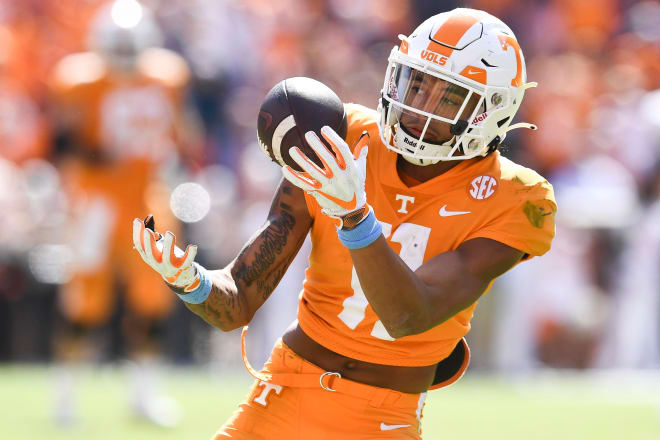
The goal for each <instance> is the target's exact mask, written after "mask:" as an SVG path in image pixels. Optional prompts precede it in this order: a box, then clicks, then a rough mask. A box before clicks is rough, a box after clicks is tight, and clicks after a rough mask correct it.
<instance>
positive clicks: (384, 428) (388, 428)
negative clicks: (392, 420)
mask: <svg viewBox="0 0 660 440" xmlns="http://www.w3.org/2000/svg"><path fill="white" fill-rule="evenodd" d="M409 426H410V425H386V424H385V423H383V422H380V430H381V431H392V430H393V429H399V428H407V427H409Z"/></svg>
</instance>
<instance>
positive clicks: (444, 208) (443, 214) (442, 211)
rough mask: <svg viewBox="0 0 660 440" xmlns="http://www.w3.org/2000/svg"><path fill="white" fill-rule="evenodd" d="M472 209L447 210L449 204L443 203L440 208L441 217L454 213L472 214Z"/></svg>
mask: <svg viewBox="0 0 660 440" xmlns="http://www.w3.org/2000/svg"><path fill="white" fill-rule="evenodd" d="M471 212H472V211H447V205H442V208H440V213H439V214H440V217H451V216H453V215H463V214H470V213H471Z"/></svg>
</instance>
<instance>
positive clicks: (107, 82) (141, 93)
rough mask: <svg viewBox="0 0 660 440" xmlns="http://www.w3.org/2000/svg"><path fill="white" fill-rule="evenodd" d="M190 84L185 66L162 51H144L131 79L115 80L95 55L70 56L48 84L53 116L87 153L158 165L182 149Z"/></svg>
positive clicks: (174, 56) (119, 76)
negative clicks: (181, 132) (181, 134)
mask: <svg viewBox="0 0 660 440" xmlns="http://www.w3.org/2000/svg"><path fill="white" fill-rule="evenodd" d="M188 78H189V70H188V66H187V64H186V62H185V61H184V60H183V59H182V58H181V57H180V56H179V55H177V54H176V53H174V52H171V51H168V50H166V49H148V50H145V51H144V52H143V53H142V54H141V55H140V57H139V58H138V61H137V72H135V73H134V74H130V75H121V74H113V73H112V72H111V71H110V70H109V69H108V66H107V65H106V62H105V61H104V59H103V58H102V57H101V56H99V55H97V54H95V53H93V52H84V53H78V54H73V55H69V56H67V57H65V58H63V59H62V60H61V61H60V62H59V63H58V64H57V66H56V67H55V71H54V75H53V78H52V81H51V86H52V90H53V98H54V100H55V104H54V106H55V108H56V109H57V115H56V116H57V117H58V118H60V119H61V120H62V121H63V123H64V124H65V125H66V126H68V127H70V128H73V129H74V130H75V134H76V136H77V138H78V140H79V141H80V143H81V146H82V147H83V148H85V149H88V150H98V151H100V152H102V153H103V155H104V156H106V157H107V158H110V159H112V160H113V161H115V162H126V161H133V160H141V161H148V162H153V163H158V162H159V161H161V160H162V159H164V158H166V157H168V156H170V155H171V154H172V153H175V152H176V150H177V148H178V147H177V145H178V144H180V142H179V139H178V136H179V133H178V131H177V130H178V129H179V128H181V127H180V125H181V119H182V118H181V113H182V107H183V91H184V87H185V86H186V85H187V82H188Z"/></svg>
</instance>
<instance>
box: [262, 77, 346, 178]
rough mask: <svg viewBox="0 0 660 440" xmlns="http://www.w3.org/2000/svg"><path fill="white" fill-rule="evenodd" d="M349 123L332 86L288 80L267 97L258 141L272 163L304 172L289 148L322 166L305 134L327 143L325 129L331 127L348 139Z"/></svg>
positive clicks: (296, 79) (304, 80)
mask: <svg viewBox="0 0 660 440" xmlns="http://www.w3.org/2000/svg"><path fill="white" fill-rule="evenodd" d="M346 124H347V123H346V113H345V112H344V105H343V103H342V102H341V100H340V99H339V97H338V96H337V94H336V93H335V92H333V91H332V90H331V89H330V88H329V87H328V86H326V85H325V84H323V83H322V82H319V81H316V80H314V79H311V78H305V77H295V78H287V79H285V80H283V81H280V82H279V83H277V84H276V85H275V87H273V88H272V89H271V90H270V91H269V92H268V94H267V95H266V97H265V98H264V101H263V103H262V104H261V108H260V109H259V117H258V119H257V138H258V141H259V146H260V147H261V149H262V150H263V151H264V152H265V153H266V155H267V156H268V157H270V159H271V160H273V161H274V162H276V163H278V164H279V165H280V166H283V165H284V164H287V165H289V166H291V167H292V168H293V169H295V170H297V171H301V168H300V167H299V166H298V164H297V163H295V162H294V161H293V159H291V157H290V156H289V149H290V148H291V147H294V146H296V147H298V148H300V150H301V151H302V152H303V153H304V154H305V155H306V156H307V157H309V158H310V159H311V160H313V161H314V162H315V163H316V164H317V165H319V166H320V165H321V161H320V160H319V158H318V157H317V156H316V153H314V150H312V148H311V147H310V146H309V145H308V144H307V142H306V141H305V133H307V132H308V131H310V130H311V131H314V132H315V133H316V134H317V135H318V137H319V138H321V140H323V142H324V143H325V140H324V139H323V137H322V136H321V127H323V126H325V125H327V126H329V127H331V128H332V129H333V130H335V131H336V132H337V134H339V136H341V137H342V138H346V129H347V125H346ZM326 146H327V145H326ZM328 147H329V146H328ZM330 151H332V150H330Z"/></svg>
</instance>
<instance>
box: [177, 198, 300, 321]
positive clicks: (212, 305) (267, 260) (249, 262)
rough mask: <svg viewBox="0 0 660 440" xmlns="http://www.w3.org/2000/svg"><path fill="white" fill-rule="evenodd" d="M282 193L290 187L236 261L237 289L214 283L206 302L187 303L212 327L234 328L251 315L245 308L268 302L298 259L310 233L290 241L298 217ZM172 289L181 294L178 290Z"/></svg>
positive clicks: (274, 204) (273, 205) (235, 277)
mask: <svg viewBox="0 0 660 440" xmlns="http://www.w3.org/2000/svg"><path fill="white" fill-rule="evenodd" d="M283 194H284V195H289V194H291V188H289V187H287V186H282V187H281V188H280V191H279V192H278V193H277V195H276V197H275V199H274V200H273V204H272V206H271V215H270V220H269V221H268V222H266V223H265V224H264V226H263V227H262V229H261V231H260V232H259V233H257V234H256V235H255V236H254V238H253V239H252V240H251V241H250V242H249V243H247V244H246V245H245V247H244V248H243V249H242V250H241V252H240V254H239V255H238V257H237V258H236V260H235V263H234V266H233V268H232V270H231V272H232V278H233V280H234V282H235V284H236V288H237V290H236V291H227V289H225V288H223V286H222V285H218V284H217V283H213V287H212V288H211V293H210V295H209V297H208V298H207V300H206V301H205V302H204V303H202V304H199V305H193V304H186V306H187V307H188V308H189V309H190V310H192V311H193V312H194V313H196V314H198V315H200V316H201V317H202V318H204V319H205V320H206V321H207V322H208V323H210V324H211V325H214V326H216V327H219V328H222V329H226V328H235V327H236V325H235V323H237V322H240V320H241V319H243V318H244V315H248V313H247V312H248V310H246V309H245V308H247V307H248V304H251V305H252V307H254V306H255V303H258V304H257V307H258V306H260V305H261V303H263V301H265V300H266V299H268V297H269V296H270V294H271V293H272V292H273V290H274V289H275V287H276V286H277V284H278V283H279V281H280V280H281V279H282V277H283V276H284V274H285V272H286V270H287V269H288V267H289V265H290V264H291V262H292V261H293V259H294V258H295V256H296V253H297V250H298V249H299V248H300V246H301V245H302V241H304V239H305V236H306V232H307V231H305V234H304V235H303V236H302V237H297V236H296V235H294V237H295V241H296V243H292V242H291V240H292V237H291V235H292V232H293V230H294V227H295V226H296V217H295V215H294V210H293V209H292V208H291V205H289V204H287V203H285V202H283V201H282V200H281V198H282V195H283ZM172 290H174V291H176V292H177V293H182V292H179V289H175V288H173V289H172ZM238 292H241V293H240V294H239V293H238ZM250 292H252V293H250Z"/></svg>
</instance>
